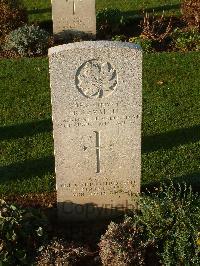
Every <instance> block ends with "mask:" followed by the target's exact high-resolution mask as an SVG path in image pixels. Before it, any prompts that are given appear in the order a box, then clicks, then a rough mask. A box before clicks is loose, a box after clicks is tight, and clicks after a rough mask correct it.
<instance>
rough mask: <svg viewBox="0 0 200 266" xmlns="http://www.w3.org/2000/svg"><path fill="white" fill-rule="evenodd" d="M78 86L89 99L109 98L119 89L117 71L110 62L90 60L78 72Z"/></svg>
mask: <svg viewBox="0 0 200 266" xmlns="http://www.w3.org/2000/svg"><path fill="white" fill-rule="evenodd" d="M76 86H77V88H78V90H79V92H80V93H81V94H83V95H84V96H85V97H87V98H104V97H108V96H110V95H111V94H112V93H113V92H114V91H115V90H116V88H117V73H116V70H115V69H114V68H113V67H112V65H111V64H110V63H109V62H105V63H101V62H99V61H98V60H96V59H93V60H89V61H87V62H85V63H84V64H82V65H81V66H80V67H79V69H78V70H77V73H76Z"/></svg>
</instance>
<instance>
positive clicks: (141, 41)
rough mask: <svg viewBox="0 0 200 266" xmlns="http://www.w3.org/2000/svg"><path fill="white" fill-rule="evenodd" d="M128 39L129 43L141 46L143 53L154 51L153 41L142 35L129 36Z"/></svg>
mask: <svg viewBox="0 0 200 266" xmlns="http://www.w3.org/2000/svg"><path fill="white" fill-rule="evenodd" d="M128 41H129V42H130V43H135V44H138V45H139V46H141V47H142V50H143V51H144V52H145V53H151V52H154V51H155V50H154V48H153V43H154V41H153V40H150V39H147V38H144V37H143V36H139V37H132V38H129V40H128Z"/></svg>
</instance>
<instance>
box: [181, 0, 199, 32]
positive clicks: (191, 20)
mask: <svg viewBox="0 0 200 266" xmlns="http://www.w3.org/2000/svg"><path fill="white" fill-rule="evenodd" d="M181 11H182V14H183V18H184V20H185V21H186V22H187V24H188V26H189V27H192V28H194V27H196V28H198V30H200V1H199V0H184V1H183V3H182V5H181Z"/></svg>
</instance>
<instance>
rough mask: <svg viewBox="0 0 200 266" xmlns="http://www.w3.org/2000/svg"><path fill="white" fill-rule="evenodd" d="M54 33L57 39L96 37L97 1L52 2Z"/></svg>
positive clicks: (72, 0) (63, 0)
mask: <svg viewBox="0 0 200 266" xmlns="http://www.w3.org/2000/svg"><path fill="white" fill-rule="evenodd" d="M52 19H53V33H54V36H55V38H56V39H58V40H59V39H60V40H61V39H67V38H70V37H72V36H78V37H79V36H80V37H81V36H85V35H86V36H88V37H91V38H94V37H95V35H96V10H95V0H52Z"/></svg>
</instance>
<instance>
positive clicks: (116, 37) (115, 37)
mask: <svg viewBox="0 0 200 266" xmlns="http://www.w3.org/2000/svg"><path fill="white" fill-rule="evenodd" d="M126 39H127V37H126V36H125V35H115V36H113V37H112V41H118V42H119V41H121V42H124V41H126Z"/></svg>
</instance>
